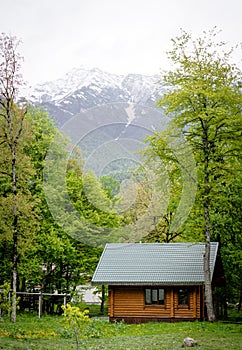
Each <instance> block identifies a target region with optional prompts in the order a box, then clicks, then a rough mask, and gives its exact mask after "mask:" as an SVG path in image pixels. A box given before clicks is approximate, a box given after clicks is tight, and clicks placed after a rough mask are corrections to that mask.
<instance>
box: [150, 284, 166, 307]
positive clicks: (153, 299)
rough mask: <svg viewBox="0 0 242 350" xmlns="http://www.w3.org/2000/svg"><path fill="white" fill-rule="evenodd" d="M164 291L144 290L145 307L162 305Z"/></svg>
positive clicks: (159, 289) (158, 289)
mask: <svg viewBox="0 0 242 350" xmlns="http://www.w3.org/2000/svg"><path fill="white" fill-rule="evenodd" d="M164 303H165V290H164V288H145V304H146V305H157V304H158V305H164Z"/></svg>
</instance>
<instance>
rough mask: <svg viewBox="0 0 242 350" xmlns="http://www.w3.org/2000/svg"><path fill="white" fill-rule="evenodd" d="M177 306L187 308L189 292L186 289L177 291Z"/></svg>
mask: <svg viewBox="0 0 242 350" xmlns="http://www.w3.org/2000/svg"><path fill="white" fill-rule="evenodd" d="M178 305H181V306H188V305H189V290H188V288H179V289H178Z"/></svg>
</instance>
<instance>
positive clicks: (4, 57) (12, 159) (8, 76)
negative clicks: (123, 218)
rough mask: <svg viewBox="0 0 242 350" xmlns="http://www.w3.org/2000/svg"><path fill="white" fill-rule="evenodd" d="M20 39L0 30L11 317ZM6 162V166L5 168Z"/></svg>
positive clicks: (20, 129) (16, 213)
mask: <svg viewBox="0 0 242 350" xmlns="http://www.w3.org/2000/svg"><path fill="white" fill-rule="evenodd" d="M18 45H19V41H18V40H17V38H15V37H13V36H8V35H6V34H2V35H1V36H0V117H1V139H0V142H1V145H2V146H6V147H5V149H4V151H5V152H7V154H6V157H5V159H6V161H7V162H9V163H8V164H7V168H6V172H5V174H4V171H2V175H6V176H7V177H10V179H11V190H10V191H11V214H12V215H11V219H10V220H11V221H10V225H11V229H12V238H13V249H12V259H13V268H12V288H13V301H12V305H13V307H12V314H11V320H12V321H13V322H15V321H16V291H17V275H18V273H17V272H18V271H17V270H18V237H19V216H20V214H19V206H20V196H19V195H20V193H21V190H20V188H19V187H18V181H19V177H20V176H21V174H20V173H18V162H19V161H20V160H19V159H18V152H19V145H20V144H21V136H22V133H23V125H24V118H25V114H26V108H25V107H24V106H22V107H20V106H17V105H16V99H17V93H18V89H19V87H20V86H21V84H22V79H21V75H20V73H19V72H20V62H21V57H20V55H19V53H18V52H17V47H18ZM8 165H9V168H8Z"/></svg>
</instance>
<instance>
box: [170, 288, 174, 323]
mask: <svg viewBox="0 0 242 350" xmlns="http://www.w3.org/2000/svg"><path fill="white" fill-rule="evenodd" d="M170 295H171V314H170V316H171V318H174V317H175V313H174V302H175V301H174V288H173V287H171V293H170Z"/></svg>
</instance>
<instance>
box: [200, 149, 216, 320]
mask: <svg viewBox="0 0 242 350" xmlns="http://www.w3.org/2000/svg"><path fill="white" fill-rule="evenodd" d="M206 156H207V154H205V159H206V161H205V166H204V170H205V171H204V173H205V178H204V185H205V186H204V198H203V209H204V219H205V229H204V233H205V253H204V282H205V305H206V309H207V317H208V321H209V322H213V321H215V319H216V317H215V313H214V307H213V292H212V281H211V270H210V237H211V235H210V227H211V224H210V215H209V193H210V188H209V174H208V157H206Z"/></svg>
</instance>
